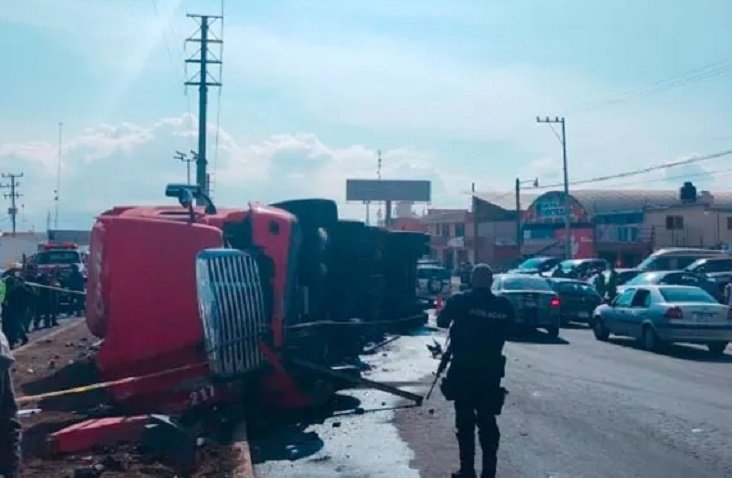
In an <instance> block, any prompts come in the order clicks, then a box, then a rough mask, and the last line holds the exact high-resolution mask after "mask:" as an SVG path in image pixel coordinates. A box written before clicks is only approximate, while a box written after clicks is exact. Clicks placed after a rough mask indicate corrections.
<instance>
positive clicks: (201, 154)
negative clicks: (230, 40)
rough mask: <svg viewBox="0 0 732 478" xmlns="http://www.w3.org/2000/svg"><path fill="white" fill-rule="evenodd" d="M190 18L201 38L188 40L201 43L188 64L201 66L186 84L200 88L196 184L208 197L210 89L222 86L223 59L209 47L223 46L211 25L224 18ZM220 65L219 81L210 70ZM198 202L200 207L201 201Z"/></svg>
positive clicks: (192, 15) (190, 16)
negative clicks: (213, 66)
mask: <svg viewBox="0 0 732 478" xmlns="http://www.w3.org/2000/svg"><path fill="white" fill-rule="evenodd" d="M188 17H189V18H193V19H195V20H196V21H197V22H198V23H199V24H200V30H199V31H200V36H199V37H197V38H194V37H191V38H188V39H187V40H186V43H188V42H194V43H200V49H199V51H198V54H199V56H198V58H188V59H186V60H185V62H186V63H196V64H198V66H199V71H198V79H197V80H193V79H191V80H189V81H186V82H185V85H186V86H198V159H197V160H196V184H197V185H198V187H200V188H201V191H203V192H204V193H206V194H207V195H208V193H209V191H208V180H207V177H208V173H207V171H206V167H207V160H206V108H207V102H208V87H209V86H218V87H220V86H221V64H222V62H221V58H220V55H219V57H217V56H216V55H214V53H213V52H212V51H211V50H210V49H209V45H211V44H218V45H223V41H222V40H221V39H220V38H216V36H215V35H214V34H213V33H212V32H211V29H210V27H211V24H212V23H214V22H215V21H216V20H220V19H222V18H223V17H222V16H221V15H194V14H190V13H189V14H188ZM212 64H215V65H219V79H218V80H216V78H214V77H213V75H211V73H210V72H209V70H208V66H209V65H212ZM196 202H197V203H198V204H199V205H200V204H201V199H197V200H196Z"/></svg>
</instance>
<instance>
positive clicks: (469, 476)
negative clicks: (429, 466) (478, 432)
mask: <svg viewBox="0 0 732 478" xmlns="http://www.w3.org/2000/svg"><path fill="white" fill-rule="evenodd" d="M455 436H456V437H457V441H458V449H459V451H460V470H458V471H456V472H455V473H453V474H452V478H475V477H476V475H475V433H470V434H468V433H464V434H461V433H456V434H455Z"/></svg>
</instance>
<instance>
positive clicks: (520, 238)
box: [516, 178, 539, 256]
mask: <svg viewBox="0 0 732 478" xmlns="http://www.w3.org/2000/svg"><path fill="white" fill-rule="evenodd" d="M523 184H531V185H533V186H534V187H535V188H538V187H539V178H535V179H532V180H526V181H521V179H519V178H516V248H517V249H518V255H519V256H521V246H522V245H523V242H524V241H523V235H522V234H521V185H523Z"/></svg>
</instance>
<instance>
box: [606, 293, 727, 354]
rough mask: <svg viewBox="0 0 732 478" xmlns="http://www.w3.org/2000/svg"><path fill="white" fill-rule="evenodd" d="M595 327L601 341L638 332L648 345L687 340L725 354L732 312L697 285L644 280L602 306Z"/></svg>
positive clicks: (634, 334) (650, 346)
mask: <svg viewBox="0 0 732 478" xmlns="http://www.w3.org/2000/svg"><path fill="white" fill-rule="evenodd" d="M592 328H593V332H594V334H595V338H597V339H598V340H607V339H608V337H609V335H610V334H615V335H623V336H628V337H635V338H637V339H640V340H641V344H642V345H643V347H644V348H645V349H646V350H659V349H660V348H662V346H663V345H664V344H667V343H672V342H687V343H698V344H705V345H706V346H707V348H708V349H709V352H710V353H712V354H713V355H722V354H723V353H724V350H725V348H726V347H727V344H728V343H729V341H730V340H732V315H730V308H729V307H727V306H726V305H722V304H719V303H717V301H715V300H714V297H712V296H711V295H709V294H707V293H706V292H704V291H703V290H702V289H700V288H698V287H688V286H671V285H643V286H638V287H628V288H626V289H625V290H624V291H623V292H622V293H621V294H620V295H618V296H617V297H616V298H615V300H614V301H613V302H612V303H611V304H610V305H601V306H600V307H598V308H597V309H596V310H595V313H594V317H593V324H592Z"/></svg>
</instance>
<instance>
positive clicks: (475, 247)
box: [470, 183, 478, 264]
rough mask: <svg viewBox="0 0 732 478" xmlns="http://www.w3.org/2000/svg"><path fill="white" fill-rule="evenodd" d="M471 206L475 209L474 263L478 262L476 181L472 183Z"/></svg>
mask: <svg viewBox="0 0 732 478" xmlns="http://www.w3.org/2000/svg"><path fill="white" fill-rule="evenodd" d="M470 199H471V201H470V203H471V204H470V206H471V209H472V211H473V261H472V262H473V264H478V199H477V198H476V197H475V183H470Z"/></svg>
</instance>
